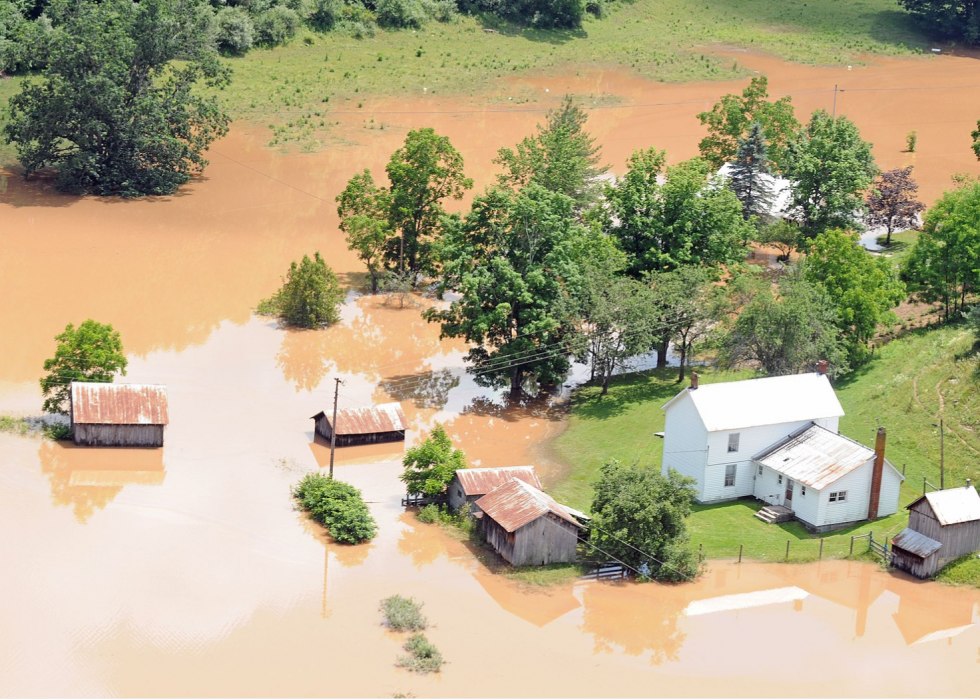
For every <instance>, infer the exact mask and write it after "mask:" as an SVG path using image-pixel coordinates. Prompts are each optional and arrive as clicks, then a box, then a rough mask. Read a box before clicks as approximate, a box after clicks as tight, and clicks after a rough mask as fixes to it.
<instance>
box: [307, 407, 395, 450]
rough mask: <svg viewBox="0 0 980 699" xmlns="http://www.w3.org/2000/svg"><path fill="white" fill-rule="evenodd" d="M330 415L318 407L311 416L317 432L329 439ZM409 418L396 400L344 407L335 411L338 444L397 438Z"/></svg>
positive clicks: (393, 439) (343, 445)
mask: <svg viewBox="0 0 980 699" xmlns="http://www.w3.org/2000/svg"><path fill="white" fill-rule="evenodd" d="M331 417H332V416H331V415H327V413H325V412H323V411H320V412H319V413H317V414H316V415H314V416H313V418H312V419H313V420H316V433H317V434H318V435H320V436H321V437H323V438H324V439H330V436H331V435H332V434H333V425H331V424H330V419H331ZM407 427H408V422H407V421H406V420H405V413H403V412H402V407H401V405H399V404H398V403H381V404H379V405H375V406H372V407H364V408H345V409H343V410H338V411H337V446H338V447H347V446H353V445H355V444H377V443H379V442H398V441H402V440H404V439H405V429H406V428H407Z"/></svg>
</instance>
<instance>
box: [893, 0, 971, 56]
mask: <svg viewBox="0 0 980 699" xmlns="http://www.w3.org/2000/svg"><path fill="white" fill-rule="evenodd" d="M899 2H900V3H901V4H902V6H903V7H904V8H905V9H906V10H907V11H908V12H910V13H911V14H912V15H913V16H914V17H915V18H916V19H917V20H918V21H919V23H920V24H922V26H923V27H924V28H925V29H926V30H927V31H929V32H930V33H932V34H933V35H935V36H937V37H940V38H943V39H958V40H960V41H965V42H966V43H967V44H972V45H974V46H976V45H978V44H980V2H978V0H899Z"/></svg>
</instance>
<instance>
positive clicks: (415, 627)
mask: <svg viewBox="0 0 980 699" xmlns="http://www.w3.org/2000/svg"><path fill="white" fill-rule="evenodd" d="M381 611H382V612H384V615H385V621H387V622H388V626H389V628H391V629H392V630H393V631H421V630H422V629H424V628H425V627H426V626H428V623H429V622H428V620H426V618H425V616H423V614H422V605H421V604H419V603H418V602H416V601H415V600H414V599H412V598H411V597H408V598H406V597H402V596H401V595H392V596H391V597H387V598H385V599H383V600H381Z"/></svg>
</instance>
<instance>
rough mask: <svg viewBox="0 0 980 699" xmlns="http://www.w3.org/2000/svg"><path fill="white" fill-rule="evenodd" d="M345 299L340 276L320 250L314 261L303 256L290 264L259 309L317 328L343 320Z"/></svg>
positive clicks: (290, 322) (292, 323) (298, 324)
mask: <svg viewBox="0 0 980 699" xmlns="http://www.w3.org/2000/svg"><path fill="white" fill-rule="evenodd" d="M343 302H344V290H343V289H342V288H341V287H340V282H339V281H337V275H336V274H334V271H333V270H332V269H330V266H329V265H327V263H326V262H325V261H324V259H323V258H322V257H320V253H319V252H317V253H315V254H314V255H313V259H312V260H311V259H310V256H309V255H303V259H302V261H301V262H300V263H299V264H296V262H293V263H292V264H291V265H290V266H289V271H288V272H287V273H286V278H285V279H284V280H283V285H282V288H280V289H279V291H277V292H276V294H275V295H274V296H273V297H272V298H270V299H266V300H265V301H263V302H261V303H260V304H259V312H260V313H265V314H268V315H275V316H277V317H278V318H279V319H280V320H281V321H283V322H284V323H288V324H290V325H296V326H299V327H301V328H318V327H320V326H321V325H329V324H331V323H336V322H337V321H338V320H340V311H339V308H340V305H341V304H342V303H343Z"/></svg>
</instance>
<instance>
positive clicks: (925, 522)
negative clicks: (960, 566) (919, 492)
mask: <svg viewBox="0 0 980 699" xmlns="http://www.w3.org/2000/svg"><path fill="white" fill-rule="evenodd" d="M907 509H908V511H909V526H908V527H906V528H905V529H903V530H902V531H901V532H899V533H898V535H897V536H896V537H895V538H894V539H893V540H892V565H894V566H895V567H896V568H899V569H900V570H905V571H908V572H909V573H911V574H912V575H914V576H916V577H918V578H928V577H930V576H932V575H935V574H936V573H937V572H939V569H940V568H942V567H943V566H944V565H946V564H947V563H949V562H950V561H952V560H954V559H956V558H959V557H960V556H964V555H966V554H968V553H972V552H974V551H976V550H977V549H980V495H978V494H977V490H976V488H974V487H973V486H972V485H970V482H969V481H967V482H966V487H964V488H951V489H949V490H938V491H935V492H932V493H926V494H925V495H923V496H922V497H921V498H919V499H918V500H916V501H915V502H913V503H912V504H911V505H909V506H908V507H907Z"/></svg>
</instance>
